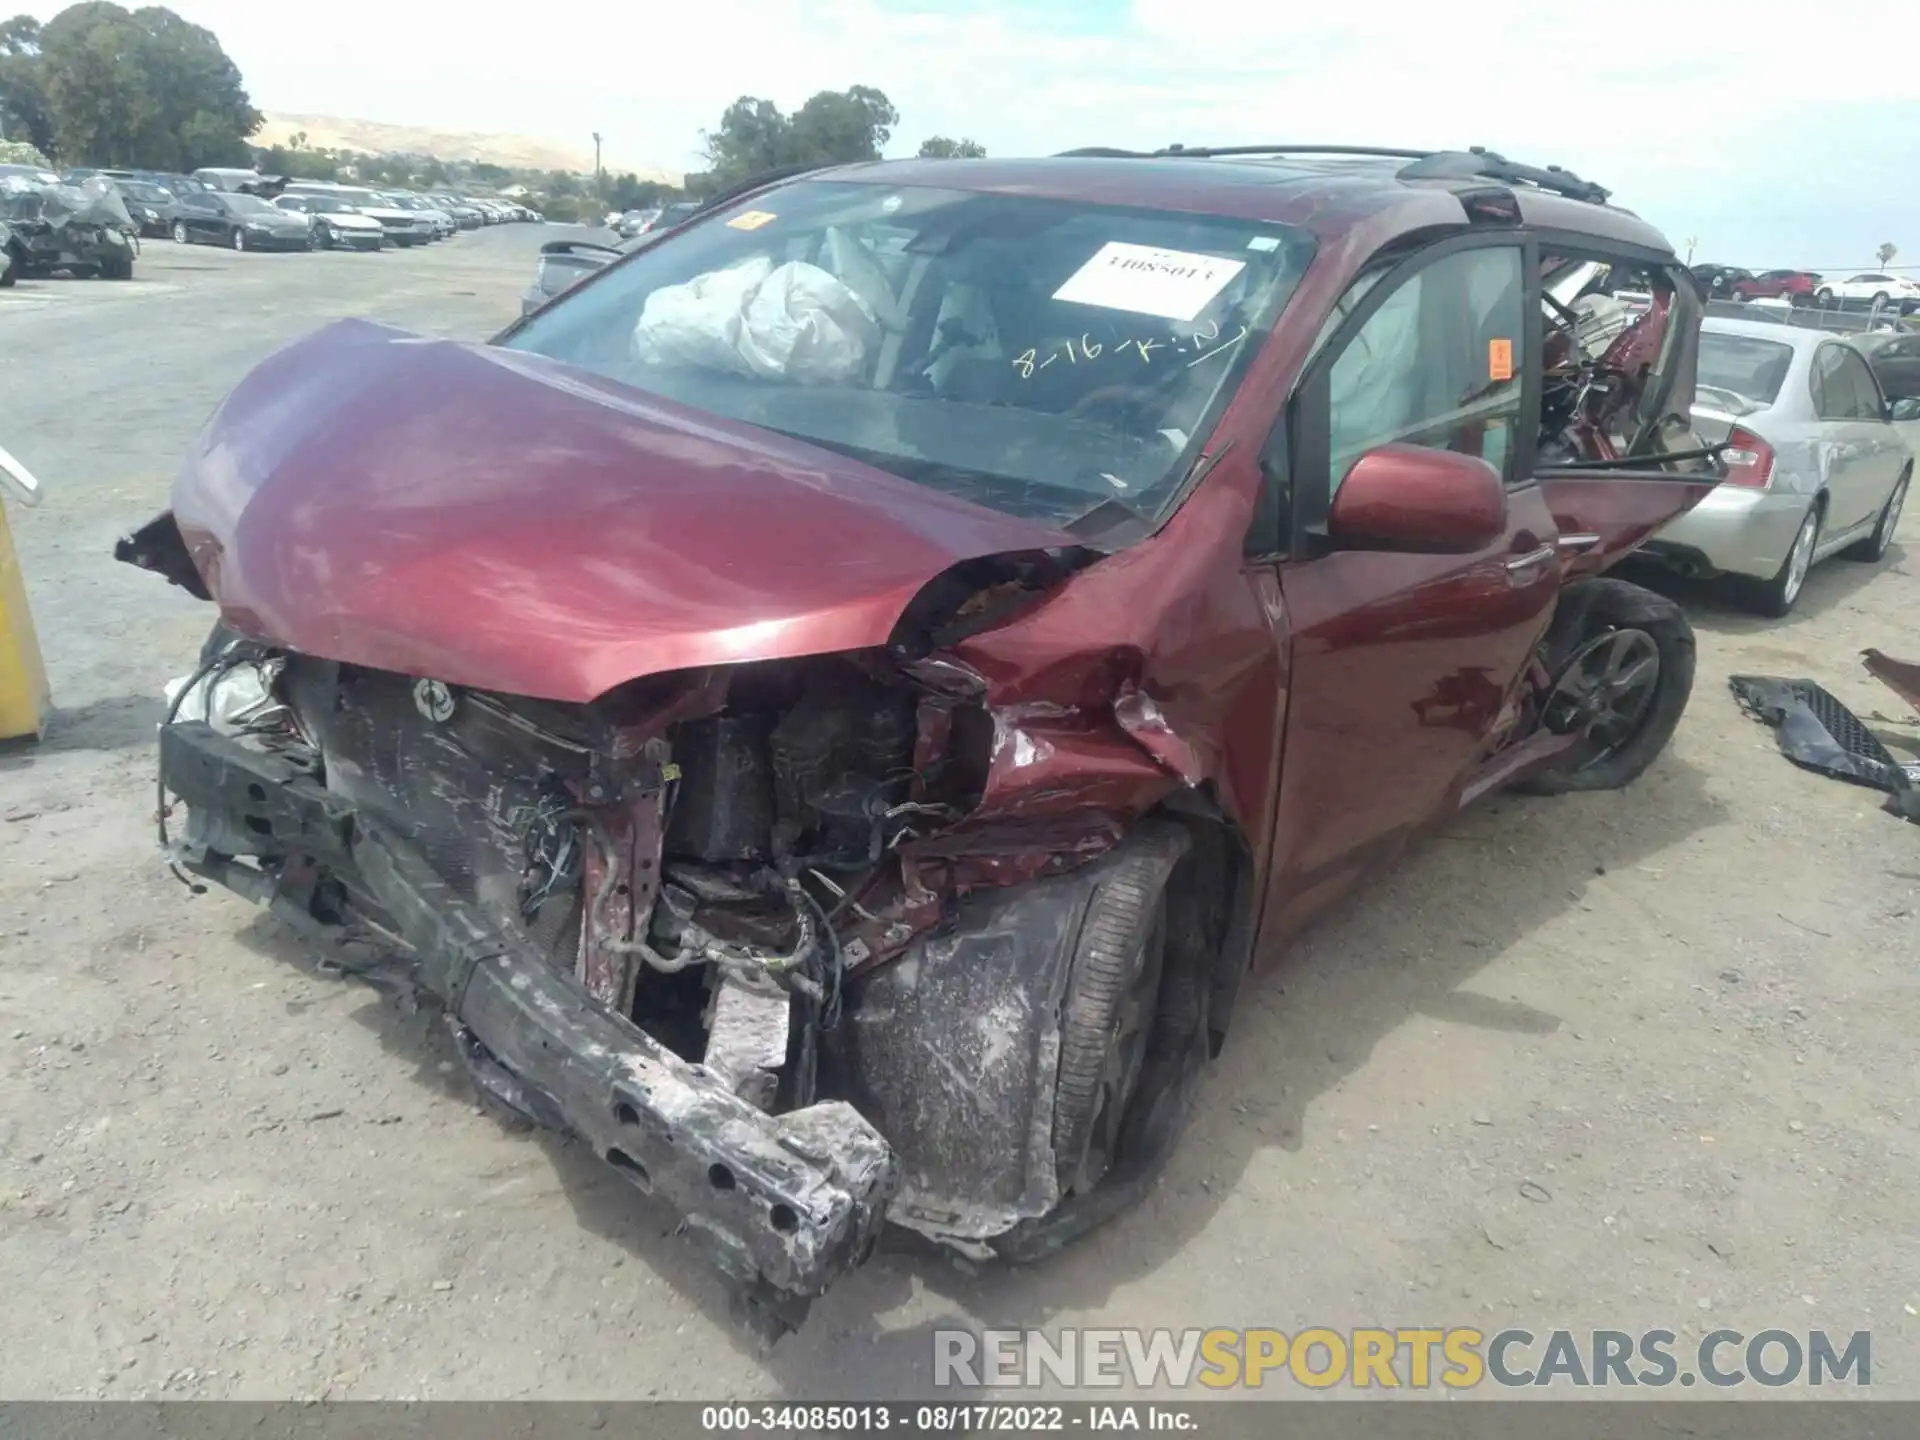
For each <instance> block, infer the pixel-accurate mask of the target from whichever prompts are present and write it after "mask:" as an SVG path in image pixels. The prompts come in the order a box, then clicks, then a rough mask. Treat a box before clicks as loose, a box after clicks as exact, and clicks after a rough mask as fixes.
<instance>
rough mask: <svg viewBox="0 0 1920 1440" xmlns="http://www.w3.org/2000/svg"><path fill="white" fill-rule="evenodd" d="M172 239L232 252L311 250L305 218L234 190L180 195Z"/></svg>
mask: <svg viewBox="0 0 1920 1440" xmlns="http://www.w3.org/2000/svg"><path fill="white" fill-rule="evenodd" d="M173 238H174V239H175V240H177V241H179V242H180V243H181V244H182V245H225V246H227V247H228V248H229V249H232V250H311V249H312V248H313V230H312V226H311V225H309V223H308V221H307V217H306V216H305V215H301V214H297V213H290V212H288V211H285V210H281V209H279V208H278V207H276V206H275V205H274V204H273V202H271V201H269V200H262V199H261V198H260V197H259V196H258V195H247V194H242V193H240V192H238V191H232V192H228V191H202V192H201V193H199V194H197V195H183V196H181V197H180V203H179V207H178V209H177V210H176V212H175V214H174V220H173Z"/></svg>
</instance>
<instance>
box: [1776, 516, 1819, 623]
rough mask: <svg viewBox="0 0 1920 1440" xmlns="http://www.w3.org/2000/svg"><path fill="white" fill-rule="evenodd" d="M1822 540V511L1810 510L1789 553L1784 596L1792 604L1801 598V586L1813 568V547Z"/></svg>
mask: <svg viewBox="0 0 1920 1440" xmlns="http://www.w3.org/2000/svg"><path fill="white" fill-rule="evenodd" d="M1819 541H1820V512H1819V511H1818V510H1810V511H1808V512H1807V518H1806V520H1805V521H1804V522H1802V524H1801V526H1800V531H1799V533H1798V534H1797V535H1795V536H1794V537H1793V549H1792V551H1790V552H1789V553H1788V555H1787V584H1786V589H1785V591H1784V593H1783V595H1782V598H1783V599H1784V600H1785V601H1786V602H1787V604H1789V605H1791V604H1792V603H1793V602H1794V601H1795V600H1797V599H1799V598H1800V587H1801V586H1802V585H1805V584H1806V583H1807V572H1808V571H1809V570H1811V569H1813V547H1814V546H1815V545H1817V544H1818V543H1819Z"/></svg>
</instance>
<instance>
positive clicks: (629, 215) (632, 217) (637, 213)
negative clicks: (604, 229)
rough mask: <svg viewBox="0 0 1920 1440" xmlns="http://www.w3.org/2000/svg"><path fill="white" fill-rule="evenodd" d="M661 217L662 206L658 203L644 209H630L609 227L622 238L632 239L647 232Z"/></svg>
mask: <svg viewBox="0 0 1920 1440" xmlns="http://www.w3.org/2000/svg"><path fill="white" fill-rule="evenodd" d="M659 218H660V207H659V206H657V205H655V206H650V207H648V208H647V209H644V210H628V211H626V212H625V213H624V214H622V215H621V216H620V217H619V218H618V219H617V220H615V221H614V222H613V224H612V225H611V226H609V227H608V228H609V229H611V230H612V231H613V233H614V234H616V235H618V236H619V237H620V238H621V239H622V240H631V239H633V238H634V237H635V236H636V235H644V234H646V233H647V231H649V230H651V229H652V228H653V224H654V222H655V221H656V220H658V219H659Z"/></svg>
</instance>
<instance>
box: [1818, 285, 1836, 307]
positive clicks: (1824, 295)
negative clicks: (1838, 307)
mask: <svg viewBox="0 0 1920 1440" xmlns="http://www.w3.org/2000/svg"><path fill="white" fill-rule="evenodd" d="M1813 298H1814V299H1815V300H1816V301H1818V302H1819V303H1820V304H1821V305H1822V306H1826V305H1831V304H1833V291H1831V290H1829V289H1828V288H1827V287H1826V286H1824V285H1822V286H1821V287H1820V288H1819V289H1818V290H1816V291H1814V292H1813Z"/></svg>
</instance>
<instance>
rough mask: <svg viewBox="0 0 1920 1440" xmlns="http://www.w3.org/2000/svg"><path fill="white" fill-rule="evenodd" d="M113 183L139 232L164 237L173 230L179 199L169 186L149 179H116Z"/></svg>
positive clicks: (177, 213) (178, 209)
mask: <svg viewBox="0 0 1920 1440" xmlns="http://www.w3.org/2000/svg"><path fill="white" fill-rule="evenodd" d="M114 184H115V185H117V186H118V187H119V189H120V195H121V198H122V199H124V200H125V201H126V205H127V214H128V215H130V216H132V217H133V223H134V224H135V225H137V226H138V227H139V228H140V233H141V234H142V235H145V236H149V237H154V238H159V239H164V238H166V237H167V236H169V235H171V234H173V222H174V220H175V219H176V218H178V216H179V211H180V202H179V201H178V200H177V199H176V198H175V197H174V193H173V192H172V191H171V190H169V189H167V187H166V186H164V185H161V184H159V183H158V182H156V181H152V180H135V179H115V181H114Z"/></svg>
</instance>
